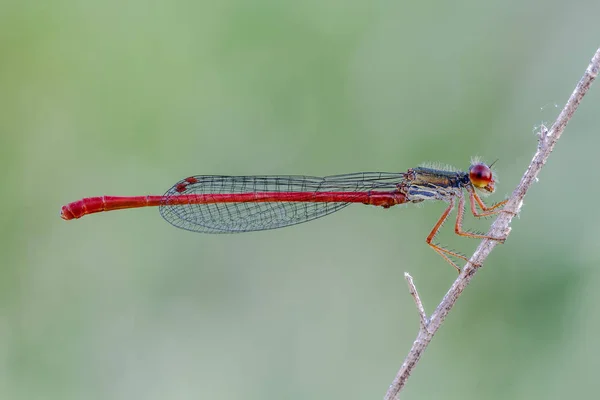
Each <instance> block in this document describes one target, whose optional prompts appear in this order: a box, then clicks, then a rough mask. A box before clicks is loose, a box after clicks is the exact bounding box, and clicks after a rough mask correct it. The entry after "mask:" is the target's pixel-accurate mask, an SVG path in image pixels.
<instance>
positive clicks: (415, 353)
mask: <svg viewBox="0 0 600 400" xmlns="http://www.w3.org/2000/svg"><path fill="white" fill-rule="evenodd" d="M599 68H600V48H599V49H598V50H596V54H594V56H593V57H592V60H591V62H590V64H589V66H588V67H587V69H586V70H585V73H584V75H583V77H582V78H581V79H580V81H579V83H577V86H576V87H575V90H574V91H573V93H572V94H571V97H569V100H568V101H567V104H566V105H565V107H564V108H563V110H562V111H561V113H560V114H559V115H558V118H557V119H556V121H555V122H554V124H552V127H551V128H550V130H548V129H547V128H546V127H545V126H543V125H542V126H541V127H540V131H539V132H538V147H537V151H536V153H535V155H534V156H533V159H532V160H531V163H530V164H529V167H528V168H527V171H525V174H524V175H523V178H521V182H520V183H519V185H518V186H517V187H516V189H515V190H514V192H513V193H512V195H511V196H510V198H509V199H508V202H507V203H506V205H505V207H504V209H503V210H502V212H501V213H500V215H499V216H498V218H497V219H496V221H494V223H493V224H492V226H491V228H490V231H489V232H488V233H487V235H488V236H492V237H506V236H508V234H509V233H510V226H509V225H510V222H511V221H512V219H513V218H514V216H515V215H517V214H518V213H519V212H520V210H521V207H522V205H523V198H524V197H525V194H526V193H527V191H528V190H529V187H530V186H531V185H532V184H533V182H535V181H536V178H537V175H538V174H539V172H540V170H541V169H542V167H543V166H544V165H545V164H546V161H547V159H548V157H549V156H550V153H552V149H553V148H554V146H555V145H556V142H557V141H558V139H560V136H561V135H562V133H563V131H564V129H565V126H566V125H567V123H568V122H569V120H570V119H571V117H572V116H573V113H575V110H577V107H578V106H579V103H580V102H581V99H583V96H585V94H586V93H587V91H588V89H589V88H590V86H591V84H592V82H593V81H594V79H595V78H596V76H597V75H598V70H599ZM497 244H498V242H497V241H494V240H488V239H484V240H483V241H482V242H481V244H480V245H479V247H477V250H475V253H474V254H473V256H471V258H470V262H469V263H467V265H466V266H465V267H464V268H463V269H462V271H461V273H460V274H459V276H458V278H457V279H456V281H454V283H453V284H452V286H451V287H450V289H449V290H448V292H447V293H446V295H445V296H444V298H443V299H442V301H441V303H440V304H439V305H438V306H437V308H436V309H435V311H434V312H433V314H432V315H431V318H427V315H426V314H425V311H424V310H423V306H422V304H421V300H420V299H419V295H418V293H417V290H416V287H415V286H414V283H413V282H412V278H411V277H410V275H408V274H405V277H406V279H407V281H408V283H409V290H410V293H411V295H412V296H413V298H414V299H415V302H416V304H417V310H418V312H419V317H420V320H421V325H420V329H419V333H418V334H417V338H416V339H415V341H414V343H413V345H412V347H411V349H410V351H409V353H408V355H407V356H406V358H405V359H404V363H403V364H402V367H400V370H399V371H398V374H397V375H396V377H395V378H394V381H393V382H392V384H391V385H390V387H389V389H388V391H387V393H386V395H385V397H384V399H385V400H393V399H397V398H398V395H399V393H400V391H401V390H402V388H403V387H404V385H405V384H406V380H407V379H408V377H409V376H410V374H411V372H412V370H413V368H414V367H415V365H417V363H418V362H419V359H420V358H421V354H423V351H425V349H426V348H427V346H428V345H429V342H431V339H432V338H433V335H435V333H436V332H437V330H438V329H439V328H440V326H441V325H442V323H443V322H444V319H445V318H446V316H447V315H448V313H449V312H450V310H451V309H452V307H454V304H455V303H456V300H458V297H459V296H460V295H461V293H462V292H463V290H464V289H465V287H466V286H467V285H468V284H469V282H470V281H471V279H472V278H473V276H474V275H475V273H476V272H477V270H478V267H476V265H483V262H484V261H485V259H486V258H487V257H488V255H489V254H490V253H491V251H492V250H493V249H494V247H496V245H497Z"/></svg>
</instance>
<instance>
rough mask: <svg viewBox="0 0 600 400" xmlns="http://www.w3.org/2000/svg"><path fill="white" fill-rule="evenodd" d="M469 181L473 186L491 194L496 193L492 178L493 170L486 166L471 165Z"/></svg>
mask: <svg viewBox="0 0 600 400" xmlns="http://www.w3.org/2000/svg"><path fill="white" fill-rule="evenodd" d="M469 179H470V180H471V183H472V184H473V186H475V187H477V188H480V189H486V190H488V191H490V192H493V191H494V178H492V170H491V169H490V167H488V166H487V165H485V164H475V165H471V168H469Z"/></svg>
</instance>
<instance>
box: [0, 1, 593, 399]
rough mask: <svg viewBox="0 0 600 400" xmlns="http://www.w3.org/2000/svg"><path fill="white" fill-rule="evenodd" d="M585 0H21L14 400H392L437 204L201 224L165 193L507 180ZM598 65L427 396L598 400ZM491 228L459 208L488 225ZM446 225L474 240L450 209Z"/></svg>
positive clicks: (447, 236)
mask: <svg viewBox="0 0 600 400" xmlns="http://www.w3.org/2000/svg"><path fill="white" fill-rule="evenodd" d="M599 14H600V3H598V2H597V1H591V0H590V1H588V2H585V1H579V2H577V1H574V2H569V3H565V2H562V1H558V0H552V1H533V2H521V1H512V2H511V1H507V2H496V3H495V4H491V3H490V4H487V5H483V4H481V2H479V1H458V2H452V3H450V2H442V1H438V2H420V3H418V4H417V3H415V4H412V3H408V2H396V1H379V2H366V1H360V0H353V1H347V0H346V1H314V0H307V1H303V2H282V1H241V0H237V1H236V0H225V1H211V2H196V1H173V2H143V1H130V2H126V3H123V2H119V1H107V2H102V3H97V2H89V1H75V0H57V1H53V2H34V1H14V0H8V1H7V0H5V1H3V2H2V4H1V5H0V54H1V56H0V115H1V118H0V166H1V167H2V184H1V185H0V195H1V197H2V199H3V200H2V212H1V213H0V239H1V241H0V254H1V257H0V259H1V269H0V270H1V273H2V275H1V277H0V398H1V399H142V398H143V399H232V398H242V397H243V398H246V399H269V398H285V399H320V398H334V399H337V398H339V399H342V398H343V399H366V398H381V397H382V396H383V395H384V393H385V391H386V390H387V387H388V385H389V384H390V383H391V381H392V378H393V377H394V375H395V374H396V372H397V370H398V368H399V367H400V365H401V363H402V360H403V358H404V356H405V354H406V353H407V351H408V349H409V348H410V345H411V344H412V341H413V339H414V337H415V335H416V332H417V329H418V318H417V314H416V312H415V309H414V305H413V302H412V299H411V298H410V296H409V294H408V291H407V289H406V285H405V282H404V279H403V273H404V272H405V271H408V272H410V273H411V274H412V275H413V277H414V278H415V281H416V283H417V285H418V287H419V289H420V291H421V294H422V297H423V300H424V302H425V306H426V309H427V311H428V312H431V311H432V310H433V308H434V306H435V305H436V304H437V303H438V302H439V300H440V299H441V297H442V296H443V294H444V293H445V291H446V290H447V289H448V287H449V286H450V284H451V282H452V281H453V280H454V279H455V277H456V274H455V272H454V271H453V269H452V268H451V267H450V266H448V265H447V264H445V263H444V261H443V260H442V259H441V258H440V257H439V256H438V255H436V254H435V253H434V252H433V251H431V250H430V249H429V248H428V247H427V246H426V245H425V243H424V239H425V236H426V235H427V233H428V232H429V230H430V229H431V227H432V226H433V224H434V222H435V221H436V219H437V218H438V216H439V214H440V213H441V211H442V210H443V208H444V205H443V204H428V205H426V206H424V207H416V206H410V207H397V208H395V209H390V210H382V209H378V208H375V207H364V206H352V207H349V208H348V209H346V210H344V211H342V212H340V213H337V214H335V215H333V216H330V217H327V218H324V219H321V220H318V221H314V222H312V223H309V224H305V225H300V226H297V227H294V228H288V229H283V230H279V231H268V232H259V233H251V234H244V235H231V236H228V235H217V236H210V235H200V234H192V233H189V232H186V231H183V230H178V229H175V228H173V227H171V226H170V225H169V224H167V223H166V222H164V221H163V220H162V219H161V218H160V216H159V214H158V210H156V209H154V210H153V209H143V210H129V211H120V212H113V213H106V214H97V215H93V216H89V217H86V218H83V219H81V220H78V221H70V222H65V221H63V220H61V219H60V218H59V216H58V213H59V208H60V206H61V205H63V204H65V203H67V202H70V201H74V200H77V199H78V198H81V197H86V196H95V195H102V194H111V195H141V194H147V193H152V194H161V193H163V192H164V191H166V190H167V189H168V188H169V187H170V186H171V185H172V184H174V183H175V182H176V181H177V180H179V179H181V178H183V177H185V176H189V175H192V174H306V175H331V174H338V173H348V172H356V171H378V170H381V171H395V172H401V171H404V170H406V169H407V168H409V167H413V166H416V165H418V164H419V163H421V162H426V161H438V162H442V163H448V164H451V165H455V166H457V167H461V168H466V167H468V165H469V160H470V157H471V156H474V155H479V156H482V157H483V158H484V159H486V160H488V161H493V160H495V159H496V158H498V159H499V161H498V163H497V170H498V172H499V174H500V178H501V179H500V183H499V184H498V190H497V193H496V194H495V195H493V196H492V197H491V198H490V199H489V200H490V201H499V200H501V199H502V198H503V197H504V196H506V195H508V194H510V192H511V191H512V190H513V188H514V187H515V185H516V184H517V183H518V181H519V179H520V177H521V176H522V174H523V172H524V170H525V168H526V166H527V165H528V163H529V161H530V159H531V157H532V155H533V153H534V151H535V146H536V137H535V135H534V133H533V132H534V128H535V127H536V126H539V124H540V123H542V122H546V123H551V122H552V121H553V120H554V118H555V116H556V115H557V114H558V111H559V108H556V105H558V106H559V107H562V105H563V104H564V102H565V101H566V99H567V98H568V96H569V94H570V93H571V91H572V89H573V87H574V85H575V83H576V82H577V80H578V79H579V78H580V76H581V75H582V73H583V71H584V69H585V67H586V66H587V64H588V61H589V59H590V57H591V56H592V54H593V53H594V51H595V50H596V48H597V47H598V45H599V41H598V38H599V37H600V35H599V33H600V29H599V28H598V24H597V16H598V15H599ZM599 107H600V84H598V83H597V84H596V86H595V87H592V90H591V91H590V93H589V94H588V97H586V98H585V100H584V102H583V104H582V105H581V107H580V109H579V111H578V112H577V113H576V114H575V117H574V119H573V120H572V121H571V122H570V124H569V125H568V127H567V130H566V132H565V135H564V137H563V139H561V141H560V142H559V144H558V146H557V147H556V149H555V151H554V154H553V155H552V157H551V159H550V162H549V163H548V165H547V167H546V168H545V169H544V170H543V172H542V174H541V176H540V181H539V184H537V185H535V186H534V187H533V188H532V190H531V191H530V194H529V195H528V197H527V198H526V201H525V206H524V208H523V211H522V215H521V217H520V218H519V219H515V220H514V222H513V232H512V234H511V236H510V238H509V239H508V241H507V242H506V244H505V245H503V246H499V247H498V248H497V249H496V251H494V252H493V253H492V255H491V257H490V258H489V259H488V262H487V263H486V265H485V267H484V268H483V269H482V270H481V271H480V273H479V274H478V275H477V277H476V279H475V280H474V282H473V283H472V285H471V286H470V287H469V288H468V290H467V291H466V292H465V294H464V296H463V297H462V298H461V299H460V301H459V303H458V304H457V307H456V308H455V310H454V311H453V312H452V313H451V314H450V317H449V318H448V319H447V321H446V323H445V325H444V326H443V328H442V329H441V330H440V331H439V332H438V335H437V336H436V338H435V339H434V341H433V343H432V344H431V346H430V347H429V348H428V350H427V352H426V353H425V354H424V357H423V359H422V361H421V363H420V364H419V366H418V367H417V369H416V370H415V371H414V374H413V376H412V377H411V379H410V380H409V382H408V386H407V388H406V391H405V392H404V393H405V397H406V398H411V399H434V398H444V399H532V398H535V399H562V398H565V397H567V396H572V397H588V398H593V397H594V394H595V393H596V396H597V392H598V387H599V386H598V378H597V375H598V372H599V371H600V361H599V359H600V341H599V340H598V337H599V333H598V332H599V330H600V313H599V311H598V306H599V305H600V293H599V291H598V286H599V285H600V265H599V261H600V246H599V243H598V239H599V236H600V232H599V228H598V226H599V225H600V216H599V215H598V213H597V212H596V209H595V202H596V199H597V198H598V196H599V195H600V188H599V186H598V169H597V168H598V167H597V164H595V161H594V160H595V159H597V157H598V155H597V152H598V151H597V149H598V146H600V135H599V130H598V122H599V121H598V117H599V113H598V111H599ZM490 222H491V221H489V220H487V221H474V220H473V219H472V218H470V219H467V222H466V225H467V226H468V227H471V228H475V229H482V230H486V229H487V226H489V224H490ZM439 239H440V242H442V243H444V244H447V245H448V246H450V247H452V248H457V249H459V250H461V251H463V252H465V253H467V254H471V253H472V251H473V249H474V248H475V247H476V245H477V241H472V240H469V239H461V238H456V237H454V235H453V232H452V229H451V227H449V226H446V228H445V230H444V232H443V233H442V234H441V235H440V237H439Z"/></svg>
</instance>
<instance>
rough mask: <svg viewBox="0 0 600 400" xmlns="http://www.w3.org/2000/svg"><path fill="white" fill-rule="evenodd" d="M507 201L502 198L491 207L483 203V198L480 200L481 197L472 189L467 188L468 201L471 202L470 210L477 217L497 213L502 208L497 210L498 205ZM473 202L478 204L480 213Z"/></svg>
mask: <svg viewBox="0 0 600 400" xmlns="http://www.w3.org/2000/svg"><path fill="white" fill-rule="evenodd" d="M507 201H508V200H503V201H501V202H499V203H497V204H494V205H493V206H491V207H488V206H486V205H485V203H484V202H483V200H481V197H479V195H478V194H477V193H476V192H475V191H474V190H473V189H471V190H469V202H470V203H471V212H472V213H473V215H474V216H475V217H477V218H480V217H487V216H489V215H494V214H498V213H499V212H501V211H502V210H498V207H500V206H503V205H505V204H506V202H507ZM475 202H477V204H478V205H479V208H481V210H482V211H483V212H482V213H479V212H477V207H476V206H475Z"/></svg>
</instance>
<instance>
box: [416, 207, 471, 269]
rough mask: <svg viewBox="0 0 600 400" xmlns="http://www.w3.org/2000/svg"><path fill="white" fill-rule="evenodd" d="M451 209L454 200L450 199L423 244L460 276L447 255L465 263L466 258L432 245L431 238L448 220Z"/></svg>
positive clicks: (456, 267)
mask: <svg viewBox="0 0 600 400" xmlns="http://www.w3.org/2000/svg"><path fill="white" fill-rule="evenodd" d="M463 207H464V205H463ZM453 208H454V199H450V204H449V205H448V208H446V210H445V211H444V212H443V213H442V216H441V217H440V219H439V220H438V222H437V223H436V224H435V225H434V227H433V229H432V230H431V232H430V233H429V236H427V239H425V242H426V243H427V244H428V245H429V247H431V248H432V249H433V250H434V251H435V252H436V253H438V254H439V255H440V256H442V258H443V259H444V260H446V262H448V264H450V265H452V266H453V267H454V268H455V269H456V270H457V271H458V273H459V274H460V268H459V267H458V266H457V265H456V264H455V263H454V262H453V261H452V260H451V259H450V258H449V257H448V255H451V256H453V257H456V258H460V259H462V260H465V261H467V262H469V259H468V258H467V257H465V256H463V255H462V254H459V253H456V252H454V251H450V250H448V249H445V248H443V247H441V246H439V245H437V244H435V243H433V238H435V235H437V233H438V231H439V230H440V228H441V227H442V225H443V224H444V222H445V221H446V220H447V219H448V215H450V212H451V211H452V209H453Z"/></svg>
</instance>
